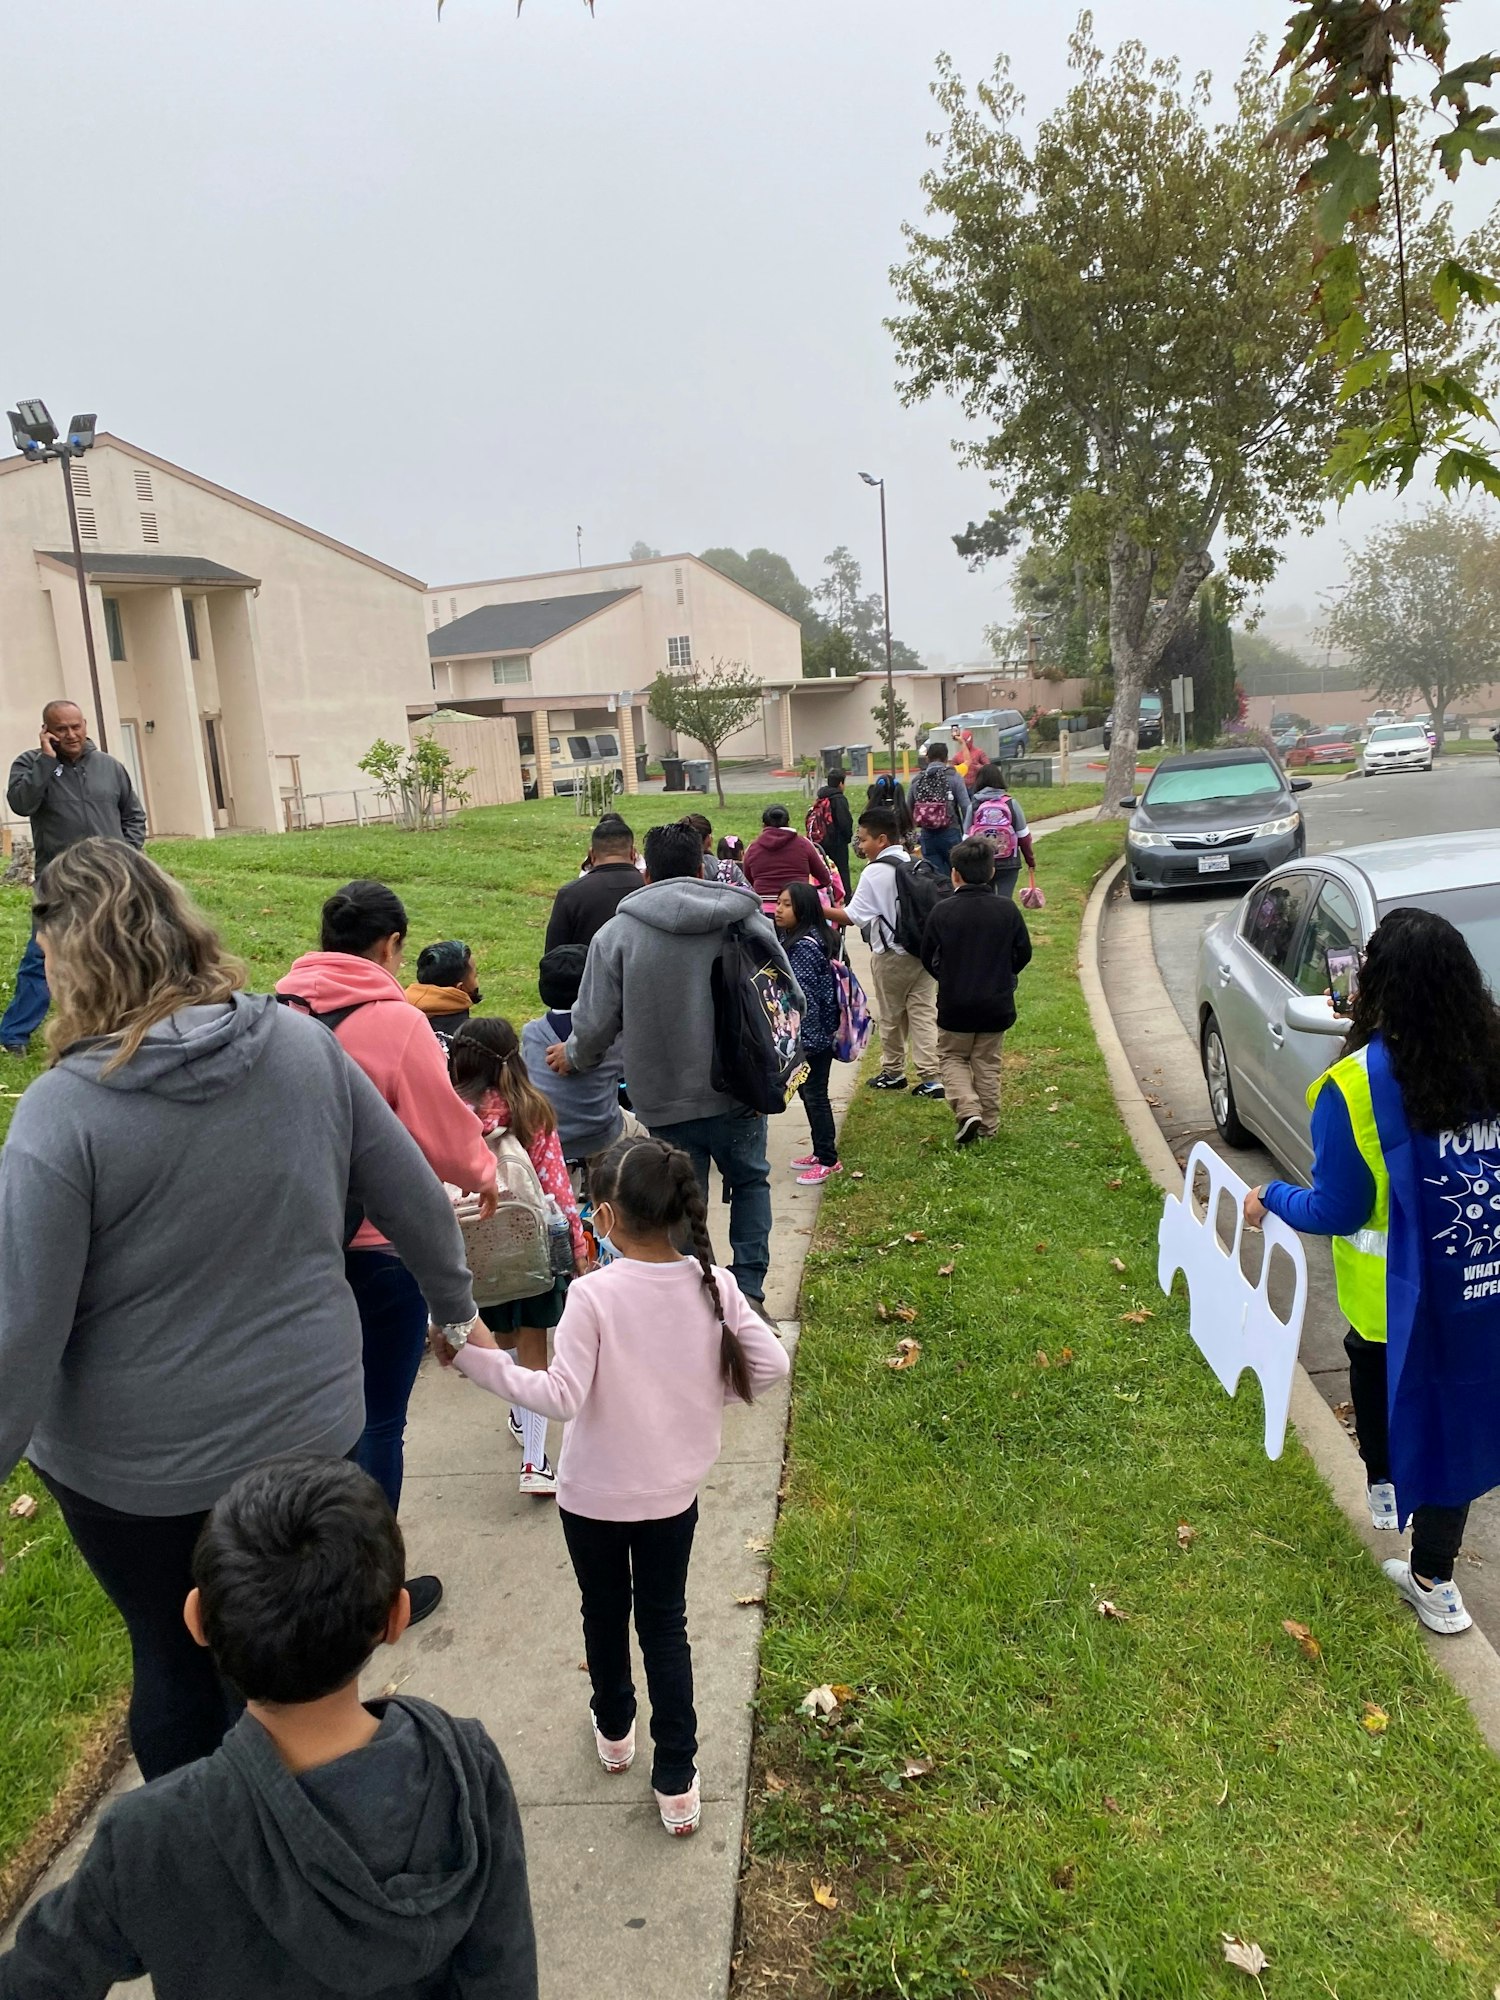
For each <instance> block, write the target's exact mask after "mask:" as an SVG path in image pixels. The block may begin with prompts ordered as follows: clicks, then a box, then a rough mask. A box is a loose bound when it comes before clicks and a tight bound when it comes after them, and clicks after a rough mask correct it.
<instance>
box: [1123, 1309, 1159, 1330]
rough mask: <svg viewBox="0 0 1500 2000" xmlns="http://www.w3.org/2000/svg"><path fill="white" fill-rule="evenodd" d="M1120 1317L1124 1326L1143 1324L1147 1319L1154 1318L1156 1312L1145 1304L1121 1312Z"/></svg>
mask: <svg viewBox="0 0 1500 2000" xmlns="http://www.w3.org/2000/svg"><path fill="white" fill-rule="evenodd" d="M1120 1318H1121V1320H1122V1321H1123V1322H1124V1324H1125V1325H1126V1326H1144V1325H1145V1324H1146V1321H1147V1320H1148V1319H1155V1318H1156V1314H1155V1313H1154V1312H1152V1311H1151V1310H1150V1308H1149V1307H1147V1306H1139V1307H1137V1309H1136V1310H1135V1311H1134V1312H1128V1313H1121V1314H1120Z"/></svg>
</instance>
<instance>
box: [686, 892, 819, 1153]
mask: <svg viewBox="0 0 1500 2000" xmlns="http://www.w3.org/2000/svg"><path fill="white" fill-rule="evenodd" d="M709 986H710V990H711V992H712V994H713V1000H714V1053H713V1062H712V1064H711V1065H710V1069H709V1082H710V1083H711V1084H712V1085H713V1087H714V1089H715V1090H722V1091H723V1092H724V1094H725V1096H726V1097H732V1098H733V1099H734V1100H735V1102H736V1103H737V1104H743V1105H745V1106H746V1108H747V1109H749V1110H751V1111H758V1112H760V1113H761V1114H762V1115H767V1114H769V1115H772V1116H774V1115H775V1113H777V1112H778V1111H785V1110H786V1107H787V1100H788V1099H789V1098H790V1097H791V1095H792V1093H793V1091H795V1090H796V1088H797V1086H798V1084H799V1083H805V1082H806V1081H807V1076H808V1065H807V1062H806V1060H805V1059H804V1057H803V1055H802V1050H801V1041H800V1036H801V1030H802V1016H801V1014H800V1013H798V1011H797V1009H796V1007H794V1006H793V1004H792V989H791V982H790V981H789V980H788V978H787V976H786V974H785V973H784V972H783V971H782V969H781V967H780V966H779V965H778V964H777V963H776V961H775V959H774V958H772V956H771V953H770V951H769V949H768V948H767V946H766V945H765V943H764V942H763V941H762V940H761V939H759V938H757V937H756V936H755V934H754V932H753V931H751V930H749V929H747V927H746V926H745V925H744V924H731V925H730V926H729V927H728V929H727V930H726V931H725V933H724V941H723V943H722V944H721V945H720V947H719V952H718V956H717V957H716V958H715V960H714V962H713V970H712V972H711V973H710V975H709Z"/></svg>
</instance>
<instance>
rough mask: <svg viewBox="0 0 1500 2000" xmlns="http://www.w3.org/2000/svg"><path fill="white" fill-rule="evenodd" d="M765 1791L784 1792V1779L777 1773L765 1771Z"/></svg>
mask: <svg viewBox="0 0 1500 2000" xmlns="http://www.w3.org/2000/svg"><path fill="white" fill-rule="evenodd" d="M766 1790H767V1791H768V1792H784V1791H785V1790H786V1779H785V1778H783V1777H782V1776H781V1774H780V1772H779V1771H767V1773H766Z"/></svg>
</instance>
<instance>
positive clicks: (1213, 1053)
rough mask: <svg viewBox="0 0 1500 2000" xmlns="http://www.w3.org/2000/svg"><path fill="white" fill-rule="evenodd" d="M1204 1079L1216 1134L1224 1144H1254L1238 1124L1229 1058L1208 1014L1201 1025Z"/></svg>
mask: <svg viewBox="0 0 1500 2000" xmlns="http://www.w3.org/2000/svg"><path fill="white" fill-rule="evenodd" d="M1201 1053H1202V1059H1203V1079H1204V1082H1205V1083H1206V1084H1207V1085H1208V1108H1209V1110H1210V1111H1212V1113H1213V1115H1214V1124H1215V1126H1216V1127H1217V1128H1218V1133H1219V1137H1220V1138H1221V1139H1222V1140H1223V1141H1224V1143H1225V1145H1226V1146H1251V1145H1254V1143H1255V1140H1254V1135H1253V1134H1252V1133H1251V1132H1250V1130H1249V1128H1248V1127H1247V1126H1244V1125H1242V1124H1241V1123H1240V1114H1239V1112H1238V1111H1237V1110H1236V1109H1235V1103H1234V1079H1233V1077H1232V1076H1231V1075H1230V1074H1229V1057H1228V1054H1227V1053H1226V1051H1225V1048H1224V1037H1223V1034H1222V1033H1221V1032H1220V1029H1219V1023H1218V1020H1217V1018H1216V1017H1215V1016H1214V1015H1212V1014H1210V1015H1209V1017H1208V1019H1207V1020H1206V1021H1205V1022H1204V1024H1203V1047H1202V1051H1201Z"/></svg>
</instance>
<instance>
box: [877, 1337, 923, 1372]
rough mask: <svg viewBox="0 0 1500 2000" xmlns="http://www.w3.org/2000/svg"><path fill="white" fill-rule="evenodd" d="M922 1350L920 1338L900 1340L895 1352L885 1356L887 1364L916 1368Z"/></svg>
mask: <svg viewBox="0 0 1500 2000" xmlns="http://www.w3.org/2000/svg"><path fill="white" fill-rule="evenodd" d="M921 1352H922V1343H921V1341H920V1340H898V1341H897V1342H896V1351H895V1353H894V1354H888V1355H887V1356H886V1357H885V1365H886V1367H887V1368H915V1367H916V1365H917V1356H918V1355H919V1354H920V1353H921Z"/></svg>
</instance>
